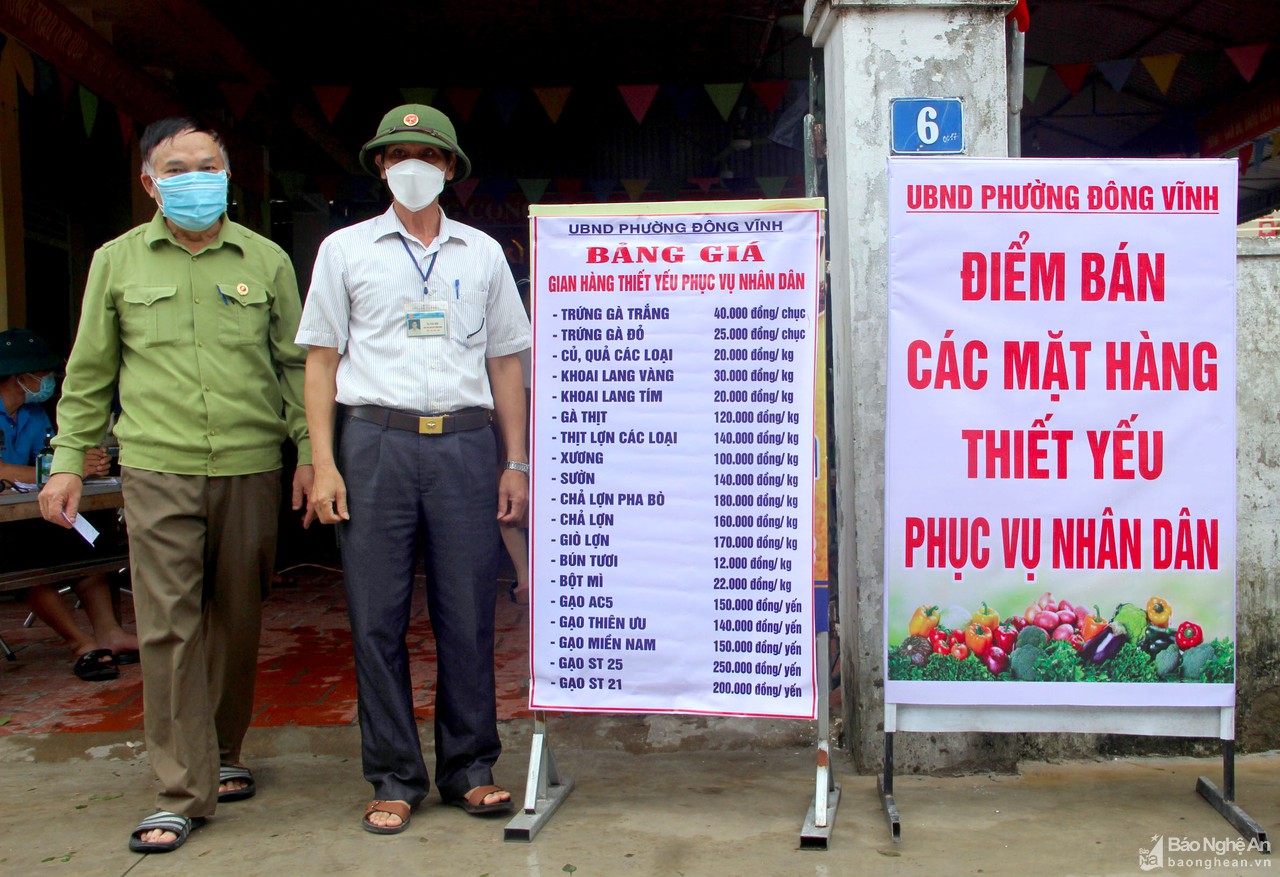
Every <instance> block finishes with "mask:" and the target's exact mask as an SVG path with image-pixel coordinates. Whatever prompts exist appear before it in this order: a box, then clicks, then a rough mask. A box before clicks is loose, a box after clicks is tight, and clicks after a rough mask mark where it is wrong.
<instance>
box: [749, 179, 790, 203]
mask: <svg viewBox="0 0 1280 877" xmlns="http://www.w3.org/2000/svg"><path fill="white" fill-rule="evenodd" d="M790 179H791V178H790V177H756V185H757V186H759V187H760V191H761V192H764V196H765V197H766V198H778V197H781V196H782V190H783V189H785V188H786V187H787V181H788V180H790Z"/></svg>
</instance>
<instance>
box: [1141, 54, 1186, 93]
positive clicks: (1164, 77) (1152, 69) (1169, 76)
mask: <svg viewBox="0 0 1280 877" xmlns="http://www.w3.org/2000/svg"><path fill="white" fill-rule="evenodd" d="M1181 60H1182V55H1181V54H1179V53H1177V52H1171V53H1170V54H1167V55H1148V56H1146V57H1145V58H1143V59H1142V66H1143V67H1146V68H1147V72H1148V73H1150V74H1151V78H1152V79H1154V80H1155V83H1156V88H1158V89H1160V93H1161V94H1168V93H1169V83H1171V82H1173V72H1174V71H1175V70H1177V69H1178V63H1179V62H1180V61H1181Z"/></svg>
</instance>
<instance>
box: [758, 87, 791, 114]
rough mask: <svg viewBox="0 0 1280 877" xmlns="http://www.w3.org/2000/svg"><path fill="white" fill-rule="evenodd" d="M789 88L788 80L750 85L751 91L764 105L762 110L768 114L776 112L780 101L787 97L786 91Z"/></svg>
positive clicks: (780, 103)
mask: <svg viewBox="0 0 1280 877" xmlns="http://www.w3.org/2000/svg"><path fill="white" fill-rule="evenodd" d="M790 87H791V80H789V79H769V80H766V81H764V82H753V83H751V91H752V92H753V93H754V94H755V96H756V98H757V99H759V101H760V103H762V104H764V108H765V109H766V110H768V111H769V112H771V113H773V112H777V110H778V107H779V106H781V105H782V99H783V98H784V97H786V95H787V89H788V88H790Z"/></svg>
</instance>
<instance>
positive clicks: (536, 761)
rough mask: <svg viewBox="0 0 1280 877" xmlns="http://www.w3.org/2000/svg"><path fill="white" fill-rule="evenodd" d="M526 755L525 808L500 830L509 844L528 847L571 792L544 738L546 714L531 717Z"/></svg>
mask: <svg viewBox="0 0 1280 877" xmlns="http://www.w3.org/2000/svg"><path fill="white" fill-rule="evenodd" d="M531 749H532V751H531V752H530V754H529V775H528V778H527V779H526V780H525V786H524V807H523V809H522V810H521V812H519V813H517V814H516V815H515V816H514V817H512V819H511V821H510V822H508V823H507V825H506V827H505V828H504V829H503V830H502V839H503V840H504V841H506V842H508V843H520V842H523V843H529V842H530V841H532V840H533V836H534V835H536V834H537V833H538V832H539V831H541V830H542V826H544V825H545V824H546V823H547V820H549V819H550V818H551V814H553V813H555V812H556V809H557V808H558V807H559V806H560V805H561V804H562V803H564V799H565V798H567V797H568V796H569V793H570V792H571V791H573V778H572V777H562V776H560V769H559V767H558V766H557V765H556V756H555V753H554V752H552V751H551V741H550V740H549V739H548V737H547V714H546V713H545V712H543V711H541V710H539V711H537V712H535V713H534V714H533V745H532V747H531Z"/></svg>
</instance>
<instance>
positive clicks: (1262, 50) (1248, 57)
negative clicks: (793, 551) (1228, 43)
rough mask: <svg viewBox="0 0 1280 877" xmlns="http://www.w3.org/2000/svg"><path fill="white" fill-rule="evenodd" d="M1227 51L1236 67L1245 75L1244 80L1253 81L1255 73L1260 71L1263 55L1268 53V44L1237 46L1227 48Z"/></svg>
mask: <svg viewBox="0 0 1280 877" xmlns="http://www.w3.org/2000/svg"><path fill="white" fill-rule="evenodd" d="M1226 52H1227V57H1228V58H1230V59H1231V63H1232V64H1235V65H1236V69H1237V70H1239V71H1240V75H1241V76H1243V77H1244V81H1245V82H1252V81H1253V75H1254V74H1255V73H1257V72H1258V65H1259V64H1261V63H1262V56H1263V55H1265V54H1266V53H1267V44H1266V43H1258V44H1256V45H1252V46H1235V47H1233V48H1230V49H1227V50H1226Z"/></svg>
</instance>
